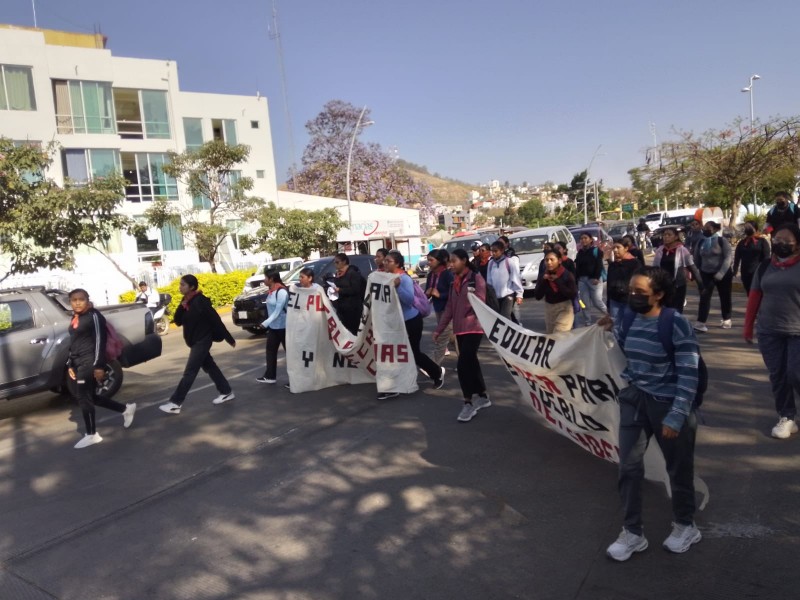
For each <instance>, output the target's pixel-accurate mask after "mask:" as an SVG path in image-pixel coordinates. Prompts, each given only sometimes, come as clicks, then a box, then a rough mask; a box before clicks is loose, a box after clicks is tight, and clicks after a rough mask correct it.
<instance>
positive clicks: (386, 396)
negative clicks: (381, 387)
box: [378, 392, 400, 400]
mask: <svg viewBox="0 0 800 600" xmlns="http://www.w3.org/2000/svg"><path fill="white" fill-rule="evenodd" d="M399 395H400V394H399V393H398V392H381V393H380V394H378V400H389V399H390V398H397V397H398V396H399Z"/></svg>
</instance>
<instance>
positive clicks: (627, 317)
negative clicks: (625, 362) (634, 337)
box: [619, 306, 636, 347]
mask: <svg viewBox="0 0 800 600" xmlns="http://www.w3.org/2000/svg"><path fill="white" fill-rule="evenodd" d="M635 319H636V313H635V312H633V311H632V310H631V309H630V308H628V306H625V307H623V309H622V325H621V327H620V332H619V333H620V337H622V339H621V340H620V344H621V345H622V346H623V347H624V346H625V340H626V339H628V331H630V329H631V325H633V322H634V320H635Z"/></svg>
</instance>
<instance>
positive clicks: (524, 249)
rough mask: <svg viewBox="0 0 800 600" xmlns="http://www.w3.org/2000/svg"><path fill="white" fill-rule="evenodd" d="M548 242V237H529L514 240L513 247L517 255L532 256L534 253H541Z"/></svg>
mask: <svg viewBox="0 0 800 600" xmlns="http://www.w3.org/2000/svg"><path fill="white" fill-rule="evenodd" d="M546 241H547V236H546V235H529V236H525V237H515V238H513V239H512V240H511V246H512V247H513V248H514V252H516V253H517V254H531V253H532V252H541V251H542V247H543V245H544V243H545V242H546Z"/></svg>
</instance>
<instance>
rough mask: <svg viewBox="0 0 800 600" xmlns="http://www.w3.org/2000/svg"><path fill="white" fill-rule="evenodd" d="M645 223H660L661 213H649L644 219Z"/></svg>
mask: <svg viewBox="0 0 800 600" xmlns="http://www.w3.org/2000/svg"><path fill="white" fill-rule="evenodd" d="M644 220H645V221H661V213H650V214H649V215H647V216H646V217H645V218H644Z"/></svg>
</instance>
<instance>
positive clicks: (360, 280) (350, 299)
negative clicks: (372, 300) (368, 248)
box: [333, 252, 367, 335]
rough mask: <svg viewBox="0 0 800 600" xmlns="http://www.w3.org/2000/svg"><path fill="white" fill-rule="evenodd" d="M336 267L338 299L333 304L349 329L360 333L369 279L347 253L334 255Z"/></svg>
mask: <svg viewBox="0 0 800 600" xmlns="http://www.w3.org/2000/svg"><path fill="white" fill-rule="evenodd" d="M333 264H334V266H335V267H336V277H335V278H334V279H333V289H334V291H335V293H336V296H337V299H336V300H334V302H333V305H334V306H335V307H336V314H337V315H338V316H339V320H340V321H341V322H342V325H344V326H345V327H346V328H347V330H348V331H349V332H350V333H352V334H353V335H356V334H358V326H359V324H360V323H361V311H362V309H363V307H364V292H366V290H367V281H366V279H364V276H363V275H361V271H359V270H358V267H356V266H355V265H351V264H350V259H349V258H348V257H347V254H345V253H343V252H340V253H339V254H337V255H336V256H334V257H333Z"/></svg>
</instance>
